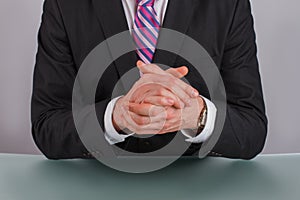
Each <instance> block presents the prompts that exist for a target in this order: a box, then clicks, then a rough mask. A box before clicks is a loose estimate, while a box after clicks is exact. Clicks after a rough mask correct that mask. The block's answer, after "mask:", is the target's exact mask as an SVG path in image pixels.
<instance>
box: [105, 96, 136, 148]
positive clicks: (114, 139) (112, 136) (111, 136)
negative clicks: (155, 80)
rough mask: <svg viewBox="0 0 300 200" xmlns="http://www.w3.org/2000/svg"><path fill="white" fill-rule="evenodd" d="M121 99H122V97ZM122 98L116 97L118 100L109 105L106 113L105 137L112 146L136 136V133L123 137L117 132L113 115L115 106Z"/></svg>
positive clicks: (115, 99) (113, 100)
mask: <svg viewBox="0 0 300 200" xmlns="http://www.w3.org/2000/svg"><path fill="white" fill-rule="evenodd" d="M120 97H122V96H120ZM120 97H116V98H114V99H112V100H111V101H110V102H109V104H108V105H107V107H106V110H105V113H104V128H105V133H104V137H105V139H106V140H107V142H108V143H109V144H111V145H113V144H116V143H119V142H124V141H125V139H126V138H127V137H129V136H131V135H133V134H134V133H132V134H129V135H121V134H119V133H118V131H116V129H115V127H114V125H113V122H112V114H113V110H114V107H115V104H116V102H117V100H118V99H119V98H120Z"/></svg>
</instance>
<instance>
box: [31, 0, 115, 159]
mask: <svg viewBox="0 0 300 200" xmlns="http://www.w3.org/2000/svg"><path fill="white" fill-rule="evenodd" d="M76 74H77V69H76V66H75V64H74V62H73V56H72V52H71V49H70V45H69V41H68V37H67V34H66V31H65V29H64V25H63V20H62V18H61V15H60V12H59V7H58V5H57V3H56V1H52V0H46V1H45V4H44V12H43V16H42V24H41V27H40V30H39V36H38V52H37V56H36V65H35V70H34V80H33V93H32V102H31V121H32V135H33V138H34V141H35V143H36V145H37V146H38V148H39V149H40V150H41V151H42V153H43V154H44V155H45V156H46V157H48V158H51V159H62V158H90V157H91V155H90V154H89V153H88V151H87V150H86V148H85V147H84V146H83V144H82V142H81V141H80V138H79V136H78V134H77V131H76V128H75V125H74V122H73V116H72V89H73V84H74V81H75V77H76ZM109 101H110V99H104V100H102V101H100V102H98V103H96V110H97V113H98V114H99V116H100V120H99V121H100V124H101V126H102V127H103V126H104V125H103V120H101V119H103V114H104V111H105V109H106V105H107V104H108V102H109Z"/></svg>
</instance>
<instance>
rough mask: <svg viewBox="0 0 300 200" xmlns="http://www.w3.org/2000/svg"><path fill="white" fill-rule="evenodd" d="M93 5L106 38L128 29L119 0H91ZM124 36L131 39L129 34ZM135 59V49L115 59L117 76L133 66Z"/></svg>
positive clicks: (110, 47)
mask: <svg viewBox="0 0 300 200" xmlns="http://www.w3.org/2000/svg"><path fill="white" fill-rule="evenodd" d="M93 5H94V8H95V12H96V15H97V18H98V21H99V23H100V25H101V27H102V30H103V33H104V35H105V38H106V39H107V38H109V37H111V36H114V35H115V34H118V33H121V32H124V31H128V24H127V20H126V16H125V13H124V9H123V5H122V2H121V0H93ZM128 33H129V32H128ZM126 37H128V41H131V40H132V37H131V35H130V34H128V36H126ZM132 44H133V43H132ZM108 46H109V49H110V50H113V49H112V46H111V45H110V44H108ZM111 53H112V51H111ZM137 60H138V58H137V55H136V52H135V51H133V52H129V53H128V54H127V55H126V56H122V57H120V58H119V59H117V60H115V61H114V64H115V66H116V69H117V71H118V73H119V76H120V77H121V76H122V75H123V74H124V73H126V72H127V71H129V70H130V69H131V68H133V67H134V66H135V63H136V61H137Z"/></svg>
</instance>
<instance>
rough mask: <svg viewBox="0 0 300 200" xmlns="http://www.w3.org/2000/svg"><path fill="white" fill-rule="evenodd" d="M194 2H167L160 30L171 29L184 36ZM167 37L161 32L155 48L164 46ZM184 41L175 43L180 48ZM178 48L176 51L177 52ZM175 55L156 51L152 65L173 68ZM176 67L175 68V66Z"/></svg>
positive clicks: (177, 0)
mask: <svg viewBox="0 0 300 200" xmlns="http://www.w3.org/2000/svg"><path fill="white" fill-rule="evenodd" d="M194 3H195V0H169V3H168V4H169V5H168V8H167V11H166V14H165V20H164V23H163V26H162V28H165V29H171V30H175V31H178V32H181V33H183V34H185V33H186V32H187V30H188V27H189V25H190V21H191V16H192V14H193V11H194ZM167 37H168V35H165V34H164V33H163V32H162V33H161V34H160V36H159V38H158V43H157V47H158V48H159V47H160V46H165V45H164V41H165V40H164V38H167ZM183 41H184V39H182V40H180V41H176V42H177V43H179V44H178V47H181V46H182V43H183ZM179 50H180V48H179V49H178V50H177V52H179ZM176 58H177V55H176V54H171V53H166V52H165V51H162V50H157V51H156V52H155V54H154V58H153V62H154V63H164V64H167V65H169V66H171V67H174V64H175V61H176ZM175 67H176V66H175Z"/></svg>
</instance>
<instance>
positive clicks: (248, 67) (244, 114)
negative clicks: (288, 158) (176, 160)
mask: <svg viewBox="0 0 300 200" xmlns="http://www.w3.org/2000/svg"><path fill="white" fill-rule="evenodd" d="M256 54H257V48H256V38H255V32H254V27H253V17H252V15H251V7H250V2H249V0H237V1H236V8H235V13H234V15H233V20H232V24H231V27H230V30H229V32H228V36H227V40H226V44H225V50H224V55H223V58H222V64H221V75H222V78H223V81H224V85H225V89H226V94H227V117H226V120H225V125H224V129H223V132H222V134H221V137H220V138H219V141H218V142H217V144H216V146H215V147H214V148H213V151H212V152H211V155H216V156H225V157H229V158H243V159H251V158H253V157H255V156H256V155H257V154H258V153H260V152H261V151H262V149H263V147H264V143H265V139H266V134H267V118H266V115H265V106H264V100H263V93H262V86H261V79H260V74H259V69H258V61H257V55H256Z"/></svg>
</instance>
